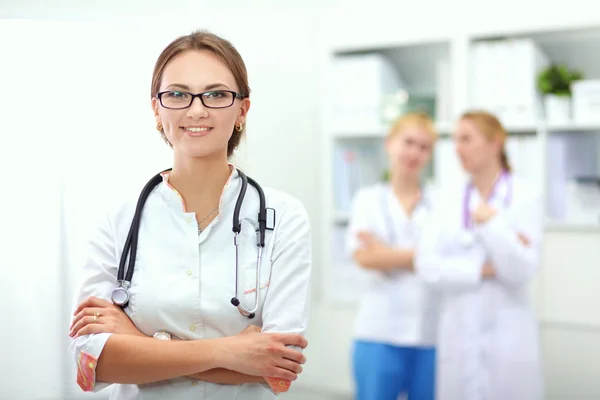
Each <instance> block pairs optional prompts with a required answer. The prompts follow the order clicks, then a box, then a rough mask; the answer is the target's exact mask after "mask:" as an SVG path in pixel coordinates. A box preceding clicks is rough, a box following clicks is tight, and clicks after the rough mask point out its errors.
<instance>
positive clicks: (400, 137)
mask: <svg viewBox="0 0 600 400" xmlns="http://www.w3.org/2000/svg"><path fill="white" fill-rule="evenodd" d="M433 144H434V136H433V135H432V134H431V133H430V132H429V131H428V130H426V129H425V128H423V127H421V126H419V125H417V124H414V125H407V126H406V127H404V128H403V129H402V130H401V131H398V132H396V133H395V134H393V135H392V136H391V137H389V138H388V139H387V143H386V150H387V154H388V158H389V160H390V164H391V167H392V169H393V170H394V171H395V172H396V173H397V174H399V175H402V176H407V177H412V178H416V177H418V176H419V175H420V174H421V172H422V170H423V168H424V167H425V166H426V165H427V163H428V162H429V160H430V159H431V152H432V148H433Z"/></svg>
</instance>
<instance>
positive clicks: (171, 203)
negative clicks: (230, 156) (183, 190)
mask: <svg viewBox="0 0 600 400" xmlns="http://www.w3.org/2000/svg"><path fill="white" fill-rule="evenodd" d="M229 169H230V170H231V174H230V175H229V178H228V179H227V182H226V183H225V186H224V187H223V191H222V192H221V198H220V200H219V214H221V211H222V209H223V205H225V204H227V203H229V202H231V201H233V200H234V199H235V196H236V195H237V192H238V188H239V185H240V182H239V180H238V179H237V178H238V177H239V174H238V171H237V168H236V167H235V165H233V164H231V163H229ZM161 175H162V178H163V180H162V182H161V183H160V184H159V186H158V190H159V192H160V194H161V197H162V199H163V201H164V202H165V204H166V205H167V206H168V207H170V208H172V209H173V210H174V211H176V212H177V213H181V214H184V215H187V214H194V213H193V212H190V211H188V210H186V208H185V203H184V201H183V197H182V196H181V194H180V193H179V192H178V191H177V189H175V188H174V187H173V186H171V185H170V184H169V176H170V172H169V171H167V172H163V173H162V174H161Z"/></svg>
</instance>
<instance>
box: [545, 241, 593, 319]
mask: <svg viewBox="0 0 600 400" xmlns="http://www.w3.org/2000/svg"><path fill="white" fill-rule="evenodd" d="M598 243H600V232H596V233H594V232H583V233H577V232H560V231H558V232H556V231H553V232H547V233H546V236H545V243H544V261H543V271H542V273H543V279H544V284H543V287H542V288H540V290H542V296H543V313H542V319H543V320H544V321H553V322H561V323H576V324H583V325H593V326H596V327H599V328H600V291H599V290H598V282H600V268H599V266H600V265H599V263H598Z"/></svg>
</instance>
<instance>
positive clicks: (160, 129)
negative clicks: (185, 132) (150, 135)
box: [156, 122, 163, 132]
mask: <svg viewBox="0 0 600 400" xmlns="http://www.w3.org/2000/svg"><path fill="white" fill-rule="evenodd" d="M156 130H157V131H159V132H162V131H163V125H162V123H160V122H157V123H156Z"/></svg>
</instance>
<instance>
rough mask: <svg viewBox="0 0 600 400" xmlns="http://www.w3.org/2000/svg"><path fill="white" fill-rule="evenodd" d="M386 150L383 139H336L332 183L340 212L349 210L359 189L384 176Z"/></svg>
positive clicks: (337, 209)
mask: <svg viewBox="0 0 600 400" xmlns="http://www.w3.org/2000/svg"><path fill="white" fill-rule="evenodd" d="M384 151H385V150H384V146H383V142H382V141H381V140H367V141H365V140H357V141H354V142H353V141H338V142H336V143H335V145H334V156H333V160H334V161H333V184H334V199H335V210H336V212H337V213H348V212H350V211H351V205H352V198H353V197H354V195H355V194H356V192H357V191H358V190H359V189H360V188H362V187H365V186H368V185H371V184H374V183H376V182H380V181H381V180H382V177H383V174H384V171H385V169H386V162H387V160H386V156H385V154H384Z"/></svg>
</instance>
